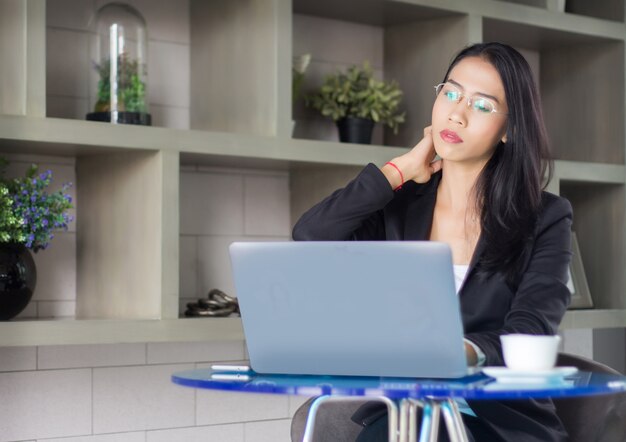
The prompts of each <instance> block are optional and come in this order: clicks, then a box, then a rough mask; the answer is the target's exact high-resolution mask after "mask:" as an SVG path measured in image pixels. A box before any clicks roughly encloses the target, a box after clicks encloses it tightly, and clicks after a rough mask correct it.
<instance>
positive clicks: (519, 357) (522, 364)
mask: <svg viewBox="0 0 626 442" xmlns="http://www.w3.org/2000/svg"><path fill="white" fill-rule="evenodd" d="M500 342H501V343H502V354H503V356H504V363H505V364H506V366H507V367H508V368H510V369H512V370H528V371H538V370H550V369H551V368H553V367H554V365H555V364H556V357H557V354H558V350H559V343H560V342H561V337H560V336H558V335H555V336H546V335H524V334H510V335H502V336H500Z"/></svg>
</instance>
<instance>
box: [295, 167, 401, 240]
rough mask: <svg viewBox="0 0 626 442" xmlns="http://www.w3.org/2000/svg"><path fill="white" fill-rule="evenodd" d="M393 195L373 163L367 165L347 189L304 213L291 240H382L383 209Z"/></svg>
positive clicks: (388, 184)
mask: <svg viewBox="0 0 626 442" xmlns="http://www.w3.org/2000/svg"><path fill="white" fill-rule="evenodd" d="M393 196H394V192H393V190H392V188H391V186H390V183H389V181H387V178H386V177H385V175H384V174H383V173H381V171H380V169H379V168H378V167H376V166H375V165H374V164H368V165H367V166H366V167H365V169H363V170H362V171H361V173H359V175H358V176H357V177H356V178H355V179H353V180H352V181H350V183H348V185H347V186H346V187H344V188H343V189H339V190H337V191H335V192H333V194H332V195H330V196H329V197H327V198H325V199H324V200H323V201H322V202H320V203H318V204H316V205H315V206H313V207H312V208H311V209H309V210H308V211H307V212H305V213H304V215H302V216H301V217H300V219H299V220H298V222H297V223H296V225H295V226H294V228H293V239H294V240H296V241H344V240H350V239H356V240H382V239H385V232H384V221H383V214H382V209H383V208H384V207H385V206H386V205H387V204H388V203H389V202H390V201H391V200H392V199H393Z"/></svg>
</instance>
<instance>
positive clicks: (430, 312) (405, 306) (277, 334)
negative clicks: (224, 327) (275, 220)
mask: <svg viewBox="0 0 626 442" xmlns="http://www.w3.org/2000/svg"><path fill="white" fill-rule="evenodd" d="M230 256H231V262H232V269H233V275H234V282H235V290H236V295H237V297H238V298H239V305H240V309H241V318H242V322H243V329H244V334H245V337H246V341H247V345H248V353H249V356H250V365H251V367H252V369H253V370H254V371H256V372H258V373H285V374H318V375H319V374H327V375H353V376H391V377H428V378H455V377H462V376H465V375H466V374H467V373H468V371H467V365H466V359H465V351H464V344H463V325H462V322H461V315H460V308H459V301H458V299H457V295H456V292H455V287H454V274H453V268H452V256H451V252H450V248H449V246H448V245H447V244H444V243H437V242H432V241H423V242H421V241H420V242H408V241H401V242H390V241H377V242H361V241H359V242H354V241H350V242H236V243H233V244H231V246H230Z"/></svg>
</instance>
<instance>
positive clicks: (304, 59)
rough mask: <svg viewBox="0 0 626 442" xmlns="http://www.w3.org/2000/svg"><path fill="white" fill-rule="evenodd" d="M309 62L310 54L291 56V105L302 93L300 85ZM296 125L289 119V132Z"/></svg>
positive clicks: (293, 120) (302, 82)
mask: <svg viewBox="0 0 626 442" xmlns="http://www.w3.org/2000/svg"><path fill="white" fill-rule="evenodd" d="M309 63H311V54H302V55H299V56H297V57H293V64H292V66H291V101H292V105H293V104H296V102H297V101H298V100H299V99H300V97H301V95H302V85H303V84H304V76H305V73H306V70H307V68H308V67H309ZM295 127H296V120H295V119H292V120H291V133H292V134H293V132H294V130H295Z"/></svg>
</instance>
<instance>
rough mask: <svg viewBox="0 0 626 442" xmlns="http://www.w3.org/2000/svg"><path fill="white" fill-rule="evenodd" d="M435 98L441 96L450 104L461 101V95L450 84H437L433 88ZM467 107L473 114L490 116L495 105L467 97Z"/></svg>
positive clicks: (485, 99) (482, 98)
mask: <svg viewBox="0 0 626 442" xmlns="http://www.w3.org/2000/svg"><path fill="white" fill-rule="evenodd" d="M435 93H436V94H437V96H440V95H441V96H442V97H443V98H445V99H446V101H448V102H450V103H459V102H460V101H461V100H462V99H463V93H462V92H461V91H460V90H458V89H457V88H456V87H454V86H453V85H451V84H450V83H442V84H438V85H437V86H436V87H435ZM467 106H468V107H469V108H470V109H471V110H472V111H474V112H478V113H481V114H490V113H492V112H494V111H495V105H494V104H493V103H492V102H491V101H490V100H488V99H487V98H484V97H480V96H477V97H468V98H467Z"/></svg>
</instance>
